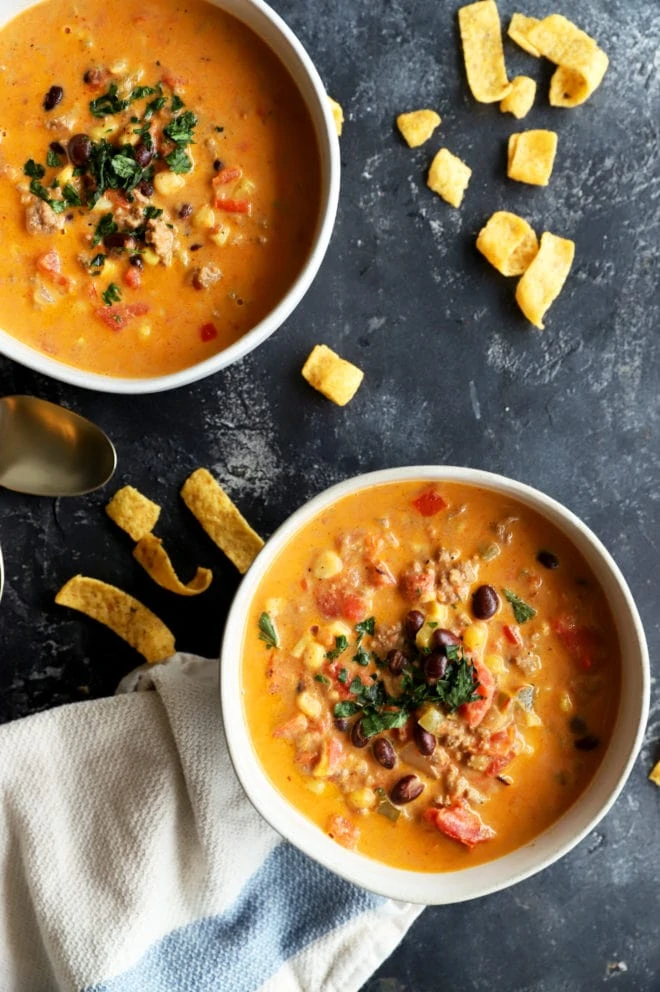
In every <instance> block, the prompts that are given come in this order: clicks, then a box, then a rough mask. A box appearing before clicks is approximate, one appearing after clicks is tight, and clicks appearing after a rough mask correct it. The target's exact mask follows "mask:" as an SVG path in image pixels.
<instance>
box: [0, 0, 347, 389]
mask: <svg viewBox="0 0 660 992" xmlns="http://www.w3.org/2000/svg"><path fill="white" fill-rule="evenodd" d="M40 2H43V0H29V2H25V0H23V2H20V0H18V2H15V4H14V7H15V9H12V11H11V12H10V13H9V14H7V13H6V11H4V10H3V12H2V14H0V29H2V27H4V26H5V25H6V24H8V23H9V22H10V21H11V20H12V19H13V18H14V17H16V16H18V15H19V14H20V13H22V12H23V11H25V10H27V9H29V8H30V7H33V6H37V5H38V4H39V3H40ZM206 2H208V3H211V4H212V5H213V6H215V7H219V8H220V9H222V10H226V11H227V12H228V13H229V14H231V16H233V17H236V18H237V19H238V20H241V21H243V23H245V24H246V26H247V27H249V28H250V29H251V30H252V31H254V33H255V34H257V35H258V37H260V38H261V39H262V40H263V41H264V42H265V44H267V45H268V46H269V47H270V48H271V49H272V50H273V52H274V53H275V55H276V56H277V57H278V58H279V59H280V61H281V62H282V63H283V64H284V66H285V68H286V69H287V71H288V72H289V75H290V76H291V77H292V78H293V79H294V84H295V85H296V86H297V88H298V89H299V90H300V86H299V84H298V82H297V81H296V80H295V78H294V72H293V71H292V62H294V61H295V62H296V68H297V69H298V70H300V71H302V74H303V75H304V77H305V82H306V88H307V93H304V92H302V91H301V96H302V97H303V100H304V101H305V104H306V106H307V109H308V111H309V114H310V117H311V119H312V125H313V128H314V132H315V135H316V140H317V143H318V153H319V158H320V167H321V196H320V203H319V208H318V216H317V220H316V226H315V230H314V234H313V238H312V243H311V247H310V250H309V253H308V255H307V258H306V260H305V262H304V265H303V267H302V269H301V270H300V272H299V273H298V275H297V277H296V279H295V280H294V282H293V283H292V285H291V286H290V287H289V289H288V290H287V292H286V293H285V295H284V296H283V297H282V299H281V300H280V301H279V302H278V303H277V304H276V306H275V307H274V308H273V309H272V310H271V311H270V312H269V313H267V314H266V316H265V317H263V319H262V320H260V321H259V323H258V324H256V325H255V326H254V327H253V328H251V329H250V330H249V331H247V332H246V333H245V334H244V335H243V336H242V337H240V338H239V339H238V340H237V341H234V342H233V343H232V344H230V345H229V347H227V348H225V349H223V350H222V351H219V352H218V353H217V354H215V355H212V356H211V357H209V358H207V359H204V361H202V362H197V363H195V364H194V365H190V366H188V367H187V368H185V369H181V370H180V371H178V372H171V373H168V374H166V375H161V376H150V377H144V376H142V377H122V376H116V377H113V376H106V375H102V374H101V373H98V372H89V371H86V370H85V369H79V368H76V366H74V365H68V364H66V363H65V362H61V361H59V360H58V359H56V358H52V357H50V356H49V355H46V354H44V353H43V352H40V351H38V350H37V349H36V348H33V347H32V346H31V345H27V344H25V343H24V342H23V341H21V340H19V339H18V338H16V337H14V336H13V335H11V334H10V333H9V332H8V331H5V330H3V329H2V327H0V357H5V358H8V359H10V360H12V361H15V362H17V363H18V364H19V365H22V366H24V367H26V368H29V369H32V371H34V372H38V373H40V374H41V375H47V376H49V377H50V378H52V379H55V380H57V381H59V382H65V383H68V384H69V385H73V386H80V387H81V388H83V389H92V390H95V391H96V392H102V393H114V394H133V395H140V396H144V395H148V394H150V393H159V392H164V391H165V390H169V389H177V388H179V387H180V386H187V385H189V384H191V383H193V382H198V381H199V380H201V379H205V378H206V377H207V376H210V375H213V374H214V373H215V372H219V371H220V370H221V369H224V368H226V367H227V366H229V365H232V364H233V363H234V362H237V361H239V360H240V359H242V358H244V357H245V356H246V355H248V354H249V353H250V352H251V351H253V350H254V349H255V348H257V347H258V346H259V345H260V344H261V343H262V342H263V341H265V340H266V339H267V338H268V337H270V336H271V335H272V334H274V333H275V331H276V330H278V328H280V327H281V326H282V325H283V324H284V322H285V321H286V320H287V318H288V317H289V316H290V315H291V314H292V313H293V311H294V310H295V309H296V307H297V306H298V305H299V303H300V302H301V300H302V299H303V297H304V296H305V294H306V293H307V291H308V290H309V288H310V286H311V284H312V282H313V280H314V279H315V277H316V275H317V273H318V270H319V268H320V267H321V263H322V262H323V259H324V257H325V254H326V251H327V249H328V246H329V244H330V238H331V236H332V232H333V229H334V224H335V219H336V215H337V207H338V204H339V186H340V159H339V140H338V137H337V133H336V128H335V123H334V119H333V117H332V110H331V107H330V101H329V100H328V95H327V91H326V89H325V86H324V85H323V82H322V80H321V77H320V75H319V73H318V70H317V69H316V67H315V65H314V63H313V62H312V59H311V57H310V56H309V54H308V53H307V51H306V49H305V47H304V46H303V44H302V42H301V41H300V40H299V38H298V37H297V36H296V34H294V32H293V30H292V29H291V28H290V27H289V26H288V25H287V23H286V22H285V21H284V20H283V19H282V17H281V16H280V15H279V14H278V13H277V12H276V11H275V10H273V8H272V7H270V6H269V5H268V4H267V3H266V2H265V0H206ZM246 10H247V11H248V14H249V16H247V17H246V16H245V11H246ZM257 24H259V26H257ZM260 27H264V29H265V30H267V31H269V38H266V37H265V36H264V34H262V33H261V30H260ZM275 36H279V39H278V45H277V46H275V45H274V44H273V37H275Z"/></svg>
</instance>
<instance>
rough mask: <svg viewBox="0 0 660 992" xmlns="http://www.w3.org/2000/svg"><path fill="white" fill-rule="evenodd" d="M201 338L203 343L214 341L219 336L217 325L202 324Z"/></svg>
mask: <svg viewBox="0 0 660 992" xmlns="http://www.w3.org/2000/svg"><path fill="white" fill-rule="evenodd" d="M199 336H200V338H201V339H202V341H213V339H214V338H217V336H218V329H217V327H216V326H215V324H210V323H209V324H202V326H201V327H200V329H199Z"/></svg>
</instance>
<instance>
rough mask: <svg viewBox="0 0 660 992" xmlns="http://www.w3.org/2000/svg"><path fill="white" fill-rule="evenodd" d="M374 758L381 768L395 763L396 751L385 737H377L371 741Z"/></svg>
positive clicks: (392, 765)
mask: <svg viewBox="0 0 660 992" xmlns="http://www.w3.org/2000/svg"><path fill="white" fill-rule="evenodd" d="M373 752H374V758H375V759H376V761H377V762H378V764H379V765H382V766H383V768H394V766H395V765H396V751H395V750H394V748H393V747H392V745H391V744H390V742H389V741H388V739H387V737H378V738H377V739H376V740H375V741H374V743H373Z"/></svg>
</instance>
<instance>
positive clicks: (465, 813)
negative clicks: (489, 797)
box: [424, 803, 495, 849]
mask: <svg viewBox="0 0 660 992" xmlns="http://www.w3.org/2000/svg"><path fill="white" fill-rule="evenodd" d="M424 819H425V820H428V822H429V823H432V824H433V825H434V826H435V827H437V828H438V830H440V831H442V833H443V834H445V836H447V837H451V839H452V840H457V841H458V842H459V843H460V844H464V845H465V846H466V847H469V848H470V849H472V848H473V847H475V846H476V845H477V844H481V843H482V842H483V841H485V840H491V838H492V837H494V836H495V831H494V830H493V828H492V827H489V826H488V825H487V824H486V823H484V822H483V820H482V819H481V817H480V816H479V815H478V814H477V813H475V812H474V810H472V809H470V807H469V806H464V805H462V804H460V803H455V804H454V805H453V806H432V807H431V808H430V809H427V810H426V812H425V813H424Z"/></svg>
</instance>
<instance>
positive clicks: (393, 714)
mask: <svg viewBox="0 0 660 992" xmlns="http://www.w3.org/2000/svg"><path fill="white" fill-rule="evenodd" d="M409 715H410V714H409V713H408V711H407V710H404V709H400V710H396V711H390V712H385V713H370V714H369V715H368V716H363V717H362V720H361V722H360V730H361V731H362V734H363V736H364V737H373V736H374V734H380V733H381V732H382V731H383V730H393V729H394V728H395V727H403V725H404V723H405V722H406V720H407V719H408V716H409Z"/></svg>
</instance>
